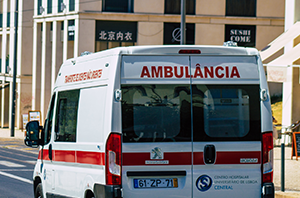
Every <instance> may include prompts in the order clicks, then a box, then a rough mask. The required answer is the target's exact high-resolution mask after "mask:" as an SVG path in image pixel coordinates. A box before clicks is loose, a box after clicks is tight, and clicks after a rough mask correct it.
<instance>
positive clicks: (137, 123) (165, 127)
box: [122, 84, 261, 142]
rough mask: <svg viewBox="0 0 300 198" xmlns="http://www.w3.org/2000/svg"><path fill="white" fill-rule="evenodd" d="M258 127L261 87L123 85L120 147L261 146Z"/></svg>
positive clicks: (259, 124)
mask: <svg viewBox="0 0 300 198" xmlns="http://www.w3.org/2000/svg"><path fill="white" fill-rule="evenodd" d="M191 94H192V96H191ZM191 99H192V102H191ZM191 117H193V119H192V120H191ZM260 122H261V120H260V97H259V85H162V84H159V85H122V127H123V141H124V142H177V141H191V139H192V138H191V137H192V136H193V141H259V140H260V139H261V123H260ZM191 126H193V127H191Z"/></svg>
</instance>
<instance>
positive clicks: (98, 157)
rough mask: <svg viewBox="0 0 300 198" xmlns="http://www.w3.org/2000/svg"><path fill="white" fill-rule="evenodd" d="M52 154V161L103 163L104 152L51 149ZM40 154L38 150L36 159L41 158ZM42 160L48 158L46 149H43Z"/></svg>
mask: <svg viewBox="0 0 300 198" xmlns="http://www.w3.org/2000/svg"><path fill="white" fill-rule="evenodd" d="M52 155H53V158H52V161H59V162H70V163H81V164H94V165H105V153H100V152H91V151H65V150H53V151H52ZM41 156H42V154H41V150H40V152H39V155H38V159H42V157H41ZM43 160H50V159H49V150H48V149H43Z"/></svg>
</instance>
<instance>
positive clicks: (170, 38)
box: [164, 23, 195, 45]
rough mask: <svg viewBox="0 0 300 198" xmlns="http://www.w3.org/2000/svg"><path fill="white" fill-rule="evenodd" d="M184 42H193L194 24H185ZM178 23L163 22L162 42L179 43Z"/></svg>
mask: <svg viewBox="0 0 300 198" xmlns="http://www.w3.org/2000/svg"><path fill="white" fill-rule="evenodd" d="M185 33H186V44H195V24H193V23H187V24H186V31H185ZM180 40H181V28H180V23H164V44H165V45H169V44H180Z"/></svg>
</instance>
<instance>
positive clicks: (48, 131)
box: [44, 93, 56, 144]
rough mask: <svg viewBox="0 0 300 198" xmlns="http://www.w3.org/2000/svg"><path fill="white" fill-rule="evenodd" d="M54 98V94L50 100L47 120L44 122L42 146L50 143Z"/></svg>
mask: <svg viewBox="0 0 300 198" xmlns="http://www.w3.org/2000/svg"><path fill="white" fill-rule="evenodd" d="M55 97H56V93H54V94H53V96H52V98H51V101H50V106H49V110H48V114H47V118H46V121H45V137H44V144H48V143H49V142H50V139H51V130H52V124H53V111H54V104H55Z"/></svg>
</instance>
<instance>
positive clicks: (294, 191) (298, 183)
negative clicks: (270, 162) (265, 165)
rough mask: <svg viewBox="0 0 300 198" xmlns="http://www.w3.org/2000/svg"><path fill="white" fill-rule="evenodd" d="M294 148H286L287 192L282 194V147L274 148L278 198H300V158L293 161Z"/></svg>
mask: <svg viewBox="0 0 300 198" xmlns="http://www.w3.org/2000/svg"><path fill="white" fill-rule="evenodd" d="M291 153H292V148H291V147H285V192H281V147H275V148H274V179H273V180H274V185H275V191H276V193H275V194H276V196H275V197H276V198H299V197H300V170H299V168H300V158H299V160H298V161H297V160H296V159H295V157H294V158H293V159H291Z"/></svg>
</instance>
